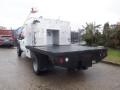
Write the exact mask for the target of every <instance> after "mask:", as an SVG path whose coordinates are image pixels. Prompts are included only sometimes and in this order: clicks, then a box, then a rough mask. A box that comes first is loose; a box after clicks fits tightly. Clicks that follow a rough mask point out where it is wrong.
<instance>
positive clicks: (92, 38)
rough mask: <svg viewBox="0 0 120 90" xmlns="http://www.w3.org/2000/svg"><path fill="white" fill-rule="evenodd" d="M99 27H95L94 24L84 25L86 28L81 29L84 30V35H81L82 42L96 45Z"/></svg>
mask: <svg viewBox="0 0 120 90" xmlns="http://www.w3.org/2000/svg"><path fill="white" fill-rule="evenodd" d="M100 26H101V25H96V24H95V23H86V26H85V27H84V26H83V28H84V29H85V34H84V35H83V38H84V40H85V41H86V43H87V44H88V45H92V44H96V43H97V39H98V36H97V34H99V35H101V34H100V33H99V28H100Z"/></svg>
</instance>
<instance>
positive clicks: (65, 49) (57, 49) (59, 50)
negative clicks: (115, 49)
mask: <svg viewBox="0 0 120 90" xmlns="http://www.w3.org/2000/svg"><path fill="white" fill-rule="evenodd" d="M26 48H28V49H31V50H34V51H39V52H41V53H44V54H65V53H73V52H87V51H96V50H106V49H105V48H104V47H101V46H99V47H90V46H81V45H79V44H75V45H66V46H62V45H61V46H56V45H52V46H26Z"/></svg>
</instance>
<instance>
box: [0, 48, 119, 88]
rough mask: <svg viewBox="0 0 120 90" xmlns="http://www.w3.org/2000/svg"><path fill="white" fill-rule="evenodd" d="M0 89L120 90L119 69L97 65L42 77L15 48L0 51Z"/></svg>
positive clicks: (61, 71) (0, 49) (60, 71)
mask: <svg viewBox="0 0 120 90" xmlns="http://www.w3.org/2000/svg"><path fill="white" fill-rule="evenodd" d="M0 90H120V67H118V66H114V65H109V64H104V63H98V64H95V65H93V67H91V68H89V69H88V70H85V71H79V72H76V73H75V72H74V73H73V72H71V73H70V72H69V73H68V72H67V71H66V70H63V69H60V68H56V69H55V70H53V71H52V72H48V73H47V74H45V75H42V76H36V75H35V74H34V73H33V71H32V65H31V60H30V59H27V58H25V57H24V55H23V56H22V57H21V58H18V57H17V55H16V49H15V48H11V49H10V48H0Z"/></svg>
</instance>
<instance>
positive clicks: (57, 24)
mask: <svg viewBox="0 0 120 90" xmlns="http://www.w3.org/2000/svg"><path fill="white" fill-rule="evenodd" d="M70 29H71V28H70V24H69V22H65V21H60V20H53V19H44V18H42V17H40V18H31V19H29V20H28V21H27V22H26V24H25V26H24V29H23V30H22V33H21V34H22V35H21V36H20V38H19V40H18V45H17V53H18V56H19V57H20V56H21V54H22V52H25V55H26V56H27V57H29V58H32V62H33V71H34V72H35V74H37V75H38V74H41V73H42V72H44V71H46V70H49V69H50V68H51V67H54V66H60V67H64V68H67V69H69V70H75V69H77V70H80V69H87V68H88V67H91V66H92V64H93V62H94V63H97V62H100V61H101V60H102V59H103V58H104V57H106V56H107V49H106V48H104V47H89V46H80V45H79V44H76V45H73V44H71V41H70V40H71V37H70V32H71V31H70Z"/></svg>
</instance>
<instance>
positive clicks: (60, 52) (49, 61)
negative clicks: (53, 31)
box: [26, 44, 107, 74]
mask: <svg viewBox="0 0 120 90" xmlns="http://www.w3.org/2000/svg"><path fill="white" fill-rule="evenodd" d="M26 48H27V49H29V50H30V52H31V57H32V59H33V61H35V60H36V61H37V63H38V67H39V70H38V72H37V74H39V73H40V71H44V70H46V69H49V68H50V67H53V66H60V67H65V68H68V69H72V70H73V69H78V70H79V69H87V68H88V67H91V66H92V64H93V62H94V63H97V62H99V61H101V60H102V59H103V58H104V57H106V56H107V49H106V48H104V47H89V46H80V45H79V44H78V45H77V44H76V45H66V46H62V45H60V46H55V45H52V46H50V45H48V46H26ZM33 64H34V63H33ZM33 66H34V65H33ZM33 68H35V67H33Z"/></svg>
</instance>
